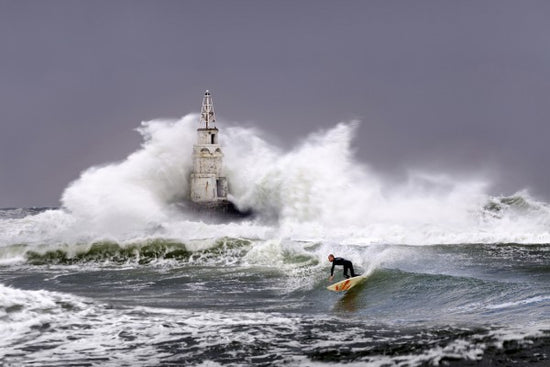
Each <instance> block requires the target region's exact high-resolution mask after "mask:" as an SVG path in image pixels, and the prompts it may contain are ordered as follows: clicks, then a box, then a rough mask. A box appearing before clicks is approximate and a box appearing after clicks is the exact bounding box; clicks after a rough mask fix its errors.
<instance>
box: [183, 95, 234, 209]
mask: <svg viewBox="0 0 550 367" xmlns="http://www.w3.org/2000/svg"><path fill="white" fill-rule="evenodd" d="M215 122H216V115H215V113H214V104H213V103H212V95H211V94H210V92H209V91H206V92H205V93H204V98H203V100H202V108H201V117H200V124H201V127H200V128H198V129H197V144H195V145H193V173H191V193H190V196H191V201H193V202H195V203H197V204H204V205H207V206H213V207H214V206H218V205H225V204H227V191H228V189H227V179H226V178H225V177H224V176H223V167H222V159H223V153H222V150H221V148H220V145H219V144H218V128H216V127H215V126H214V124H215Z"/></svg>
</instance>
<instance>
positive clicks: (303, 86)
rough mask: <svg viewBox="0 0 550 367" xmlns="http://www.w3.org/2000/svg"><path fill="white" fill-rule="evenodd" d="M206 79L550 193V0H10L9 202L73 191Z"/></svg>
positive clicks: (299, 121) (366, 143)
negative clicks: (356, 124) (73, 184)
mask: <svg viewBox="0 0 550 367" xmlns="http://www.w3.org/2000/svg"><path fill="white" fill-rule="evenodd" d="M205 89H210V90H211V91H212V92H213V96H214V104H215V107H216V112H217V113H218V115H220V116H221V117H222V118H223V119H226V120H231V121H241V122H243V123H246V124H247V125H249V126H250V125H255V126H258V127H259V128H261V129H262V130H264V131H266V132H267V133H268V134H271V135H273V137H274V138H275V139H279V140H280V141H284V142H289V144H290V143H292V142H294V143H296V142H298V141H299V139H300V137H302V136H304V135H306V134H308V133H310V132H313V131H316V130H317V129H319V128H328V127H330V126H333V125H334V124H335V123H337V122H339V121H347V120H352V119H359V120H361V121H362V124H361V127H360V128H359V130H358V136H357V137H356V140H355V147H356V148H357V155H358V157H359V159H360V160H361V161H363V162H365V163H367V164H369V165H370V166H371V167H372V168H373V169H375V170H377V171H378V172H380V173H381V174H384V175H388V176H391V177H395V179H396V180H399V179H402V178H403V177H404V175H405V173H406V171H407V169H409V168H411V167H422V168H427V169H430V170H432V171H435V172H458V173H459V174H461V175H468V174H477V173H480V172H481V173H484V172H486V173H487V174H489V175H490V176H491V178H492V179H493V180H494V181H495V184H496V185H495V187H494V188H493V190H494V191H495V194H501V193H502V194H509V193H513V192H514V191H516V190H518V189H521V188H524V187H526V188H530V189H531V190H532V192H533V193H534V194H535V195H537V196H538V197H539V198H542V199H545V200H548V199H550V170H549V169H548V168H549V167H548V157H549V156H550V143H549V142H548V140H549V137H550V121H549V120H550V119H549V118H550V2H549V1H529V0H524V1H503V0H496V1H458V0H456V1H440V0H434V1H410V0H403V1H391V0H380V1H367V0H364V1H341V0H339V1H336V0H335V1H320V0H312V1H305V0H302V1H252V0H251V1H229V0H224V1H215V0H210V1H166V0H164V1H116V0H107V1H101V0H90V1H78V0H67V1H56V0H49V1H26V0H0V127H1V133H0V149H1V151H0V207H26V206H57V205H59V198H60V196H61V193H62V192H63V189H64V188H65V187H66V186H67V184H68V183H69V182H70V181H72V180H74V179H76V178H77V177H78V176H79V173H80V172H81V171H82V170H84V169H86V168H88V167H90V166H92V165H96V164H101V163H106V162H110V161H116V160H120V159H123V158H124V157H126V156H127V155H128V154H129V153H131V152H132V151H134V150H136V149H137V148H138V147H139V143H140V137H139V135H138V134H137V133H136V132H135V131H134V130H133V129H134V128H135V127H137V126H138V125H139V124H140V122H141V121H143V120H150V119H154V118H157V117H180V116H182V115H185V114H187V113H190V112H198V111H199V109H200V101H201V98H202V94H203V92H204V90H205ZM220 116H219V117H220ZM220 128H221V126H220Z"/></svg>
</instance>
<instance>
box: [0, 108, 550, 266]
mask: <svg viewBox="0 0 550 367" xmlns="http://www.w3.org/2000/svg"><path fill="white" fill-rule="evenodd" d="M197 119H198V117H197V116H196V115H187V116H185V117H183V118H182V119H180V120H177V121H167V120H154V121H149V122H144V123H143V124H142V126H141V127H140V128H139V129H138V131H139V133H141V135H142V136H143V143H142V146H141V147H140V149H138V150H137V151H136V152H134V153H132V154H130V155H129V156H128V157H127V158H126V159H124V160H122V161H120V162H115V163H109V164H105V165H103V166H98V167H91V168H89V169H87V170H85V171H84V172H83V173H82V174H81V176H80V177H79V178H78V179H77V180H76V181H74V182H72V183H71V184H70V185H69V186H68V187H67V188H66V190H65V192H64V193H63V196H62V198H61V201H62V207H61V208H59V209H50V210H45V211H40V210H34V211H27V212H26V211H25V210H22V209H17V210H11V211H2V213H1V215H0V245H1V246H2V247H4V252H3V255H2V256H3V261H4V260H6V261H8V260H9V259H12V258H14V256H15V257H16V256H20V253H19V252H18V251H16V250H13V249H14V247H13V246H18V245H21V246H27V248H28V250H30V251H34V249H38V248H40V249H41V250H40V251H41V253H45V252H47V251H52V250H53V251H55V250H57V249H59V248H60V247H62V246H69V247H70V246H74V245H78V246H81V249H80V250H81V251H80V252H85V251H87V249H88V248H90V246H91V245H92V244H96V243H115V244H117V246H122V247H121V248H128V249H131V248H132V244H135V243H146V242H147V241H153V240H158V239H169V240H170V241H173V242H176V243H187V242H189V241H191V240H199V239H211V240H212V241H211V242H213V241H214V240H215V239H218V238H223V237H231V238H248V239H260V240H268V239H270V238H281V239H291V240H296V241H310V242H319V241H323V242H326V243H338V244H350V245H371V244H384V243H397V244H413V245H423V244H460V243H527V244H528V243H550V206H549V205H548V204H547V203H544V202H540V201H537V200H536V199H535V198H533V197H531V196H530V195H529V193H528V192H527V191H519V192H518V193H515V194H514V195H512V196H491V195H489V193H488V187H489V183H488V182H487V181H485V180H461V179H458V178H456V177H452V176H450V175H445V174H428V173H422V172H410V175H409V179H408V180H407V181H406V182H403V183H399V184H395V183H389V182H387V181H386V180H384V179H383V178H382V177H381V176H380V175H379V174H377V173H376V172H374V171H373V170H372V169H371V168H369V167H368V166H367V165H365V164H363V163H361V162H358V161H357V159H356V158H355V157H354V154H353V148H352V137H353V136H354V135H355V133H354V132H355V129H357V128H358V124H357V123H355V122H351V123H339V124H337V125H336V126H335V127H333V128H331V129H328V130H324V131H319V132H316V133H314V134H312V135H311V136H309V137H307V138H306V139H305V140H304V141H303V142H302V143H301V144H299V145H298V146H296V147H295V148H293V149H291V150H290V151H286V152H284V151H282V149H280V148H278V147H276V146H274V145H272V144H270V143H268V142H267V140H266V139H264V138H262V134H261V133H259V132H257V131H256V130H254V129H250V128H242V127H223V128H222V129H221V137H220V140H221V144H222V146H223V149H224V153H225V158H224V167H225V171H226V176H227V177H228V180H229V185H230V192H231V197H230V198H231V200H232V201H233V202H234V203H235V204H236V206H237V207H238V208H240V209H241V210H252V211H253V212H254V213H255V216H254V217H253V218H251V219H248V220H246V221H241V222H233V223H226V224H217V225H211V224H208V223H204V222H203V221H202V220H201V219H199V218H196V217H195V215H194V214H193V213H190V212H186V211H185V210H182V206H181V205H178V203H181V202H183V201H185V199H186V198H187V196H188V189H189V186H188V178H189V174H190V172H191V169H192V159H191V152H192V145H193V143H194V140H195V129H196V127H197V126H196V125H197ZM45 244H47V245H45ZM48 246H49V247H53V248H48ZM128 246H129V247H128ZM6 247H10V249H11V250H9V251H8V249H7V248H6ZM12 250H13V251H15V253H16V255H13V256H11V255H9V253H10V251H12ZM13 251H12V252H13ZM128 251H130V250H128ZM132 251H133V250H132Z"/></svg>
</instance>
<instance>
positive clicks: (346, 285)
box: [327, 275, 367, 292]
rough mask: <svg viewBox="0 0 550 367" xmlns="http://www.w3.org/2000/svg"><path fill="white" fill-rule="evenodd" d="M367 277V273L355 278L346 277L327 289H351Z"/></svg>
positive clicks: (337, 290) (338, 290)
mask: <svg viewBox="0 0 550 367" xmlns="http://www.w3.org/2000/svg"><path fill="white" fill-rule="evenodd" d="M365 279H367V277H366V276H365V275H359V276H356V277H353V278H349V279H344V280H342V281H341V282H338V283H334V284H331V285H329V286H328V287H327V289H328V290H329V291H333V292H343V291H349V290H350V289H351V288H353V287H355V286H356V285H357V284H359V283H361V282H363V281H364V280H365Z"/></svg>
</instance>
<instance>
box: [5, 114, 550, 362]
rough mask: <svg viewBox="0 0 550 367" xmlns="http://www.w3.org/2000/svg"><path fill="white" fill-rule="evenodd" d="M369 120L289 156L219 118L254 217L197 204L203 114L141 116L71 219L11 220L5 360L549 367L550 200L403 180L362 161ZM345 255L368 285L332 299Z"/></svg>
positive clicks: (38, 213)
mask: <svg viewBox="0 0 550 367" xmlns="http://www.w3.org/2000/svg"><path fill="white" fill-rule="evenodd" d="M359 125H360V124H359V123H358V122H355V121H352V122H347V123H344V122H343V123H338V124H336V125H335V126H334V127H332V128H330V129H327V130H322V131H317V132H314V133H312V134H311V135H309V136H308V137H306V138H305V139H304V140H303V141H301V142H298V143H297V144H296V146H295V147H293V148H291V149H284V148H282V147H279V146H276V145H274V144H272V143H270V142H269V139H267V138H265V135H264V133H262V132H260V131H258V130H256V129H253V128H243V127H240V126H238V124H233V126H228V127H225V124H224V123H223V122H222V123H220V126H223V127H221V130H220V143H221V145H222V148H223V151H224V170H225V176H226V177H227V179H228V182H229V190H230V196H229V199H230V200H231V201H232V202H233V203H234V204H235V205H236V206H237V207H238V208H239V209H240V210H242V211H250V212H251V213H253V214H252V215H251V216H250V217H247V218H244V219H240V220H233V221H225V222H219V221H209V220H205V219H204V218H201V217H198V216H197V215H196V214H195V213H193V211H192V210H189V209H188V208H187V206H186V200H187V197H188V190H189V176H190V173H191V169H192V147H193V144H194V142H195V139H196V129H197V127H198V115H195V114H190V115H187V116H184V117H183V118H181V119H179V120H153V121H148V122H144V123H142V125H141V126H140V127H139V128H138V129H137V131H138V132H139V133H140V134H141V135H142V137H143V142H142V145H141V147H140V148H139V149H138V150H136V151H135V152H133V153H132V154H130V155H129V156H128V157H126V158H125V159H122V160H120V161H117V162H112V163H106V164H104V165H100V166H94V167H91V168H88V169H86V170H84V171H83V172H82V173H81V175H80V177H79V178H77V179H76V180H75V181H73V182H71V183H69V184H68V186H67V187H66V189H65V191H64V193H63V195H62V198H61V206H60V207H59V208H53V209H52V208H50V209H48V208H44V209H40V208H15V209H4V210H0V325H1V326H2V329H1V330H2V332H1V333H2V338H1V340H2V341H1V342H0V362H2V364H4V365H41V364H44V365H68V364H71V365H117V366H119V365H129V366H130V365H235V366H240V365H251V364H253V365H254V364H257V365H280V364H289V365H328V364H330V365H333V364H337V363H345V364H350V363H352V364H353V363H356V364H358V365H365V364H367V365H377V366H385V365H399V366H420V365H463V364H467V363H474V364H475V363H495V364H496V365H498V363H501V365H507V364H511V363H514V364H516V365H537V364H538V365H541V366H542V365H545V363H548V360H549V357H548V356H549V355H550V323H549V322H548V320H550V311H549V310H550V285H549V284H550V245H549V244H550V205H549V204H548V203H545V202H543V201H541V200H538V199H536V198H534V197H533V196H531V195H530V194H529V192H528V191H527V190H524V189H521V188H519V189H518V191H517V192H515V193H511V194H509V195H495V194H493V193H491V192H490V190H491V182H490V180H488V179H487V178H484V177H478V178H472V177H470V178H467V179H466V178H461V177H457V176H456V175H453V174H450V173H445V172H426V171H420V170H411V171H410V172H408V179H407V180H405V181H402V182H394V181H392V180H390V179H389V178H387V177H385V176H383V175H382V174H380V173H378V172H376V171H375V170H373V169H372V168H371V167H369V166H368V164H366V163H363V162H360V161H359V160H358V159H357V158H356V156H355V154H354V148H353V139H352V137H353V136H354V135H356V130H357V129H359V128H361V127H360V126H359ZM329 253H335V254H337V256H344V257H346V258H348V259H350V260H352V261H353V263H354V265H355V267H356V268H357V269H359V271H360V272H361V273H364V274H366V275H369V278H368V279H367V281H366V282H365V284H364V285H363V286H361V287H359V289H357V290H356V291H354V292H349V293H348V294H346V295H343V296H342V295H336V294H329V293H328V291H326V290H325V287H326V285H328V283H327V278H328V271H329V269H330V267H329V263H328V262H327V260H326V257H327V255H328V254H329ZM338 276H341V275H340V274H338ZM499 361H500V362H499Z"/></svg>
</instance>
